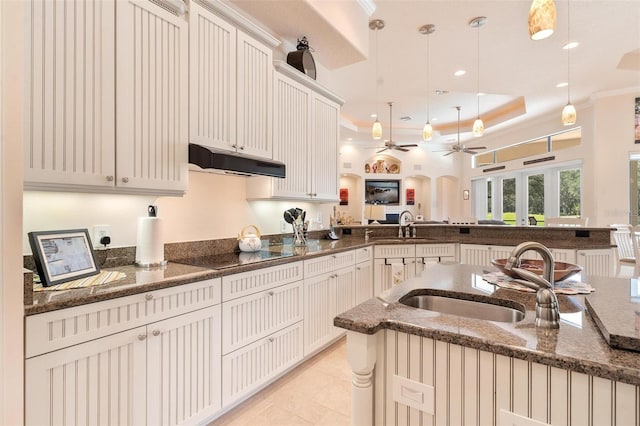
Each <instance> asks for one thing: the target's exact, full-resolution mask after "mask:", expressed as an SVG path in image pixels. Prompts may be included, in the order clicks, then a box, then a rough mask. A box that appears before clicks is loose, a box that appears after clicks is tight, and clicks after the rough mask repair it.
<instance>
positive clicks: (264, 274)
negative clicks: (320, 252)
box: [222, 262, 302, 301]
mask: <svg viewBox="0 0 640 426" xmlns="http://www.w3.org/2000/svg"><path fill="white" fill-rule="evenodd" d="M301 279H302V262H294V263H287V264H284V265H278V266H272V267H270V268H265V269H259V270H257V271H249V272H242V273H239V274H233V275H229V276H226V277H222V300H223V301H227V300H232V299H236V298H238V297H242V296H247V295H249V294H253V293H257V292H259V291H264V290H268V289H270V288H274V287H278V286H280V285H283V284H289V283H292V282H295V281H300V280H301Z"/></svg>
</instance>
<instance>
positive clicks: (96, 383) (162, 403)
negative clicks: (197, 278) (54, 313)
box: [25, 305, 221, 425]
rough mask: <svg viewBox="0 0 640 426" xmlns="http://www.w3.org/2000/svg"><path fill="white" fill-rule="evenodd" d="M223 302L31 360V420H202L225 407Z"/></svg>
mask: <svg viewBox="0 0 640 426" xmlns="http://www.w3.org/2000/svg"><path fill="white" fill-rule="evenodd" d="M219 341H220V306H219V305H216V306H211V307H208V308H204V309H200V310H197V311H194V312H190V313H187V314H184V315H180V316H178V317H174V318H170V319H167V320H164V321H159V322H156V323H152V324H149V325H147V326H144V327H137V328H133V329H130V330H126V331H123V332H120V333H116V334H113V335H110V336H106V337H103V338H100V339H96V340H91V341H89V342H85V343H82V344H79V345H74V346H70V347H68V348H65V349H60V350H57V351H53V352H49V353H46V354H44V355H39V356H35V357H33V358H29V359H27V360H26V364H25V371H26V378H25V393H26V396H27V398H26V399H25V400H26V424H28V425H43V424H119V425H144V424H148V425H158V424H166V425H177V424H197V423H198V422H199V421H201V420H202V419H204V418H207V417H209V416H211V415H212V414H213V413H215V412H216V411H218V410H219V409H220V407H221V395H220V386H219V383H220V374H221V372H220V361H219V360H220V343H219Z"/></svg>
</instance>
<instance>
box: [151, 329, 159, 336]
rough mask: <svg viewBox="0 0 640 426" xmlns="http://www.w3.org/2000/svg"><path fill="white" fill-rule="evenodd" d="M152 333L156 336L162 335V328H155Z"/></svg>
mask: <svg viewBox="0 0 640 426" xmlns="http://www.w3.org/2000/svg"><path fill="white" fill-rule="evenodd" d="M151 334H153V335H154V336H159V335H160V330H158V329H156V330H153V332H152V333H151Z"/></svg>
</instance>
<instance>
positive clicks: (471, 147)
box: [466, 146, 487, 149]
mask: <svg viewBox="0 0 640 426" xmlns="http://www.w3.org/2000/svg"><path fill="white" fill-rule="evenodd" d="M466 149H487V147H486V146H468V147H467V148H466Z"/></svg>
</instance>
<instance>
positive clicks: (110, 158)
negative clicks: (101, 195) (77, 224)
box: [24, 0, 115, 189]
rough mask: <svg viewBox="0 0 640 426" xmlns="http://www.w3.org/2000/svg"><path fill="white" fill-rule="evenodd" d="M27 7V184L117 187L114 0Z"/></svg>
mask: <svg viewBox="0 0 640 426" xmlns="http://www.w3.org/2000/svg"><path fill="white" fill-rule="evenodd" d="M25 8H26V11H25V16H27V17H28V19H26V20H25V32H24V35H25V41H24V48H25V53H24V57H25V61H26V63H25V69H28V70H30V73H28V75H26V76H25V86H24V88H25V96H24V102H25V118H26V119H25V120H24V123H25V127H24V180H25V187H26V188H28V189H43V188H50V189H51V188H57V187H64V186H67V185H74V186H75V185H82V186H92V187H101V186H106V187H112V186H113V179H114V175H115V161H114V160H115V131H114V125H115V116H114V111H115V107H114V103H115V86H114V84H115V67H114V57H115V56H114V55H115V45H114V38H113V36H112V34H113V32H114V29H115V3H114V2H112V1H99V2H95V1H89V2H68V1H63V0H47V1H44V0H30V1H25Z"/></svg>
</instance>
